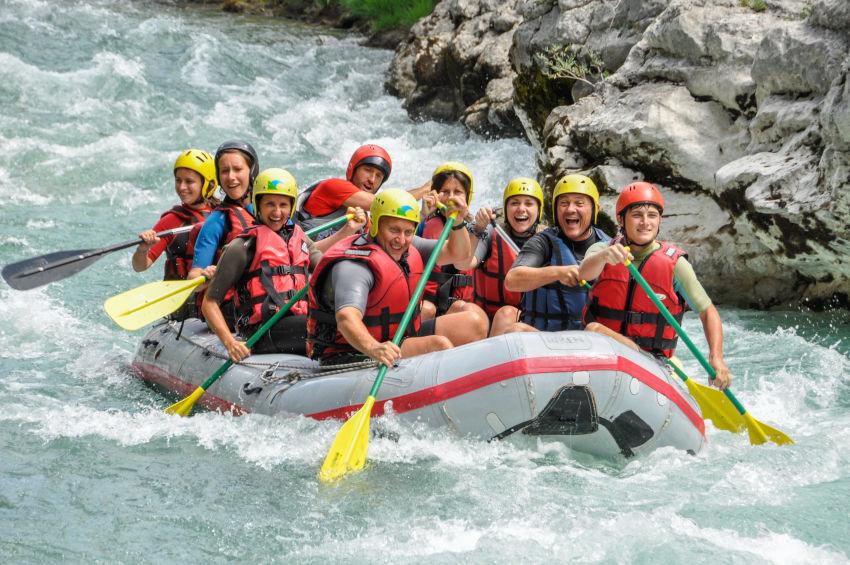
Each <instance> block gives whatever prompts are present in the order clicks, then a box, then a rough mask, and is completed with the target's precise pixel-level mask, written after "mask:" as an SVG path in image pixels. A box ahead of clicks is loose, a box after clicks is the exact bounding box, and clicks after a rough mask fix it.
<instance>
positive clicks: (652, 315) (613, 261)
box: [579, 182, 732, 389]
mask: <svg viewBox="0 0 850 565" xmlns="http://www.w3.org/2000/svg"><path fill="white" fill-rule="evenodd" d="M616 213H617V224H618V225H619V226H620V234H619V236H618V237H617V238H616V239H614V240H613V241H611V242H610V243H597V244H594V245H592V246H590V248H589V249H588V250H587V253H586V254H585V256H584V261H583V262H582V264H581V266H580V267H579V278H580V279H583V280H588V281H590V280H594V279H595V282H594V284H593V289H592V290H591V291H590V294H589V295H588V301H587V307H586V308H585V311H584V322H585V323H586V324H587V327H586V329H587V330H588V331H595V332H598V333H602V334H605V335H607V336H609V337H612V338H614V339H616V340H617V341H619V342H620V343H624V344H625V345H627V346H629V347H631V348H632V349H635V350H638V351H639V350H641V349H643V350H645V351H649V352H651V353H654V354H657V355H663V356H665V357H670V356H672V355H673V352H674V350H675V349H676V341H677V337H678V336H677V334H676V330H675V329H673V327H672V326H671V325H670V324H668V323H667V321H666V320H665V319H664V317H663V316H662V315H661V314H660V313H659V311H658V308H657V307H656V306H655V304H654V303H653V302H652V301H651V300H650V298H649V297H648V296H647V295H646V293H645V292H644V291H643V289H642V288H640V287H639V286H638V285H637V283H636V282H635V281H633V280H631V277H630V276H629V271H628V269H627V268H626V266H625V265H624V263H625V261H626V259H629V260H631V261H632V262H633V263H634V264H635V266H636V267H637V268H638V270H639V271H640V273H641V275H643V277H644V278H645V279H646V281H647V282H648V283H649V285H650V286H651V287H652V288H653V290H654V291H655V296H656V297H657V298H658V299H659V300H661V302H662V303H663V304H664V305H665V306H666V307H667V309H668V310H669V311H670V313H671V314H673V316H674V317H675V318H676V320H677V321H679V322H681V320H682V316H683V315H684V313H685V310H687V309H688V307H690V308H691V309H693V310H694V311H696V312H697V313H698V314H699V317H700V321H701V322H702V327H703V331H704V332H705V337H706V340H707V341H708V348H709V356H708V360H709V363H710V364H711V366H712V367H714V370H715V371H716V372H717V375H716V377H715V379H714V380H713V381H712V384H713V385H715V386H716V387H718V388H721V389H723V388H726V387H728V386H729V385H730V384H731V382H732V375H731V374H730V373H729V369H728V368H727V367H726V363H725V362H724V360H723V324H722V322H721V320H720V314H718V312H717V308H715V307H714V305H713V304H712V303H711V299H710V298H709V297H708V294H706V292H705V290H704V289H703V287H702V285H701V284H700V282H699V281H698V280H697V277H696V275H695V274H694V270H693V267H691V264H690V263H689V262H688V259H687V257H688V256H687V254H686V253H685V252H684V251H682V250H681V249H679V248H678V247H675V246H674V245H671V244H670V243H667V242H665V241H657V240H656V239H655V238H656V237H657V236H658V230H659V228H660V227H661V216H662V214H663V213H664V199H663V198H662V197H661V192H659V190H658V189H657V188H656V187H655V186H654V185H652V184H650V183H648V182H634V183H632V184H630V185H628V186H626V187H625V188H623V190H622V192H621V193H620V196H619V198H617V206H616ZM626 246H628V249H627V248H626Z"/></svg>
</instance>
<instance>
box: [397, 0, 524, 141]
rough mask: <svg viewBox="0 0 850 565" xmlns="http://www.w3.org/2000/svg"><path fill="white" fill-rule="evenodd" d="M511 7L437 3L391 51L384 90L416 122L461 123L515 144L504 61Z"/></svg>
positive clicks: (512, 22)
mask: <svg viewBox="0 0 850 565" xmlns="http://www.w3.org/2000/svg"><path fill="white" fill-rule="evenodd" d="M516 3H517V0H507V1H497V0H444V1H443V2H440V3H439V4H438V5H437V6H436V8H435V9H434V12H433V13H432V14H431V15H430V16H428V17H426V18H423V19H422V20H420V21H419V22H417V24H416V25H415V26H413V28H412V29H411V31H410V35H409V39H408V41H407V42H405V43H402V44H401V45H399V47H398V48H397V49H396V53H395V57H394V58H393V62H392V64H391V65H390V71H389V77H388V79H387V83H386V86H387V89H388V90H389V91H390V92H392V93H394V94H396V95H398V96H400V97H401V98H403V99H404V106H405V108H406V109H407V111H408V113H409V114H410V115H411V116H412V117H414V118H417V119H436V120H441V121H458V120H460V121H462V122H463V123H464V124H466V126H467V127H469V128H470V129H472V130H474V131H477V132H479V133H482V134H484V135H490V136H522V135H524V131H523V128H522V124H521V123H520V122H519V119H518V118H517V116H516V113H515V112H514V102H513V85H512V83H513V77H514V72H513V70H512V69H511V66H510V62H509V59H508V52H509V50H510V47H511V44H512V41H513V33H514V30H515V28H516V26H517V25H518V24H519V22H520V17H519V15H518V14H517V13H516V12H515V11H514V6H515V4H516Z"/></svg>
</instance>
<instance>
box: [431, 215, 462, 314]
mask: <svg viewBox="0 0 850 565" xmlns="http://www.w3.org/2000/svg"><path fill="white" fill-rule="evenodd" d="M445 225H446V220H445V218H443V216H442V214H438V213H435V214H433V215H431V216H429V217H428V218H426V219H425V225H424V228H423V230H422V237H424V238H425V239H439V238H440V234H441V233H443V228H444V227H445ZM425 300H429V301H431V302H433V303H434V305H435V306H436V307H437V314H438V315H440V314H445V313H446V310H448V309H449V306H451V305H452V303H454V302H455V301H456V300H465V301H467V302H471V301H472V270H471V269H470V270H467V271H458V270H457V269H455V268H454V266H453V265H443V266H442V267H440V266H435V267H434V270H433V271H432V272H431V276H430V277H428V283H427V284H426V285H425Z"/></svg>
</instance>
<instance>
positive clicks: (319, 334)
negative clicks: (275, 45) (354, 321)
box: [307, 235, 425, 359]
mask: <svg viewBox="0 0 850 565" xmlns="http://www.w3.org/2000/svg"><path fill="white" fill-rule="evenodd" d="M342 260H351V261H360V262H362V263H365V264H366V265H367V266H368V267H369V269H370V270H371V271H372V275H373V276H374V277H375V283H374V285H372V290H371V291H370V292H369V297H368V298H367V300H366V311H365V312H364V313H363V324H364V325H365V326H366V328H367V329H368V330H369V333H370V334H371V335H372V337H374V338H375V339H376V340H378V341H379V342H385V341H389V340H391V339H392V338H393V336H395V332H396V330H397V329H398V325H399V324H400V323H401V319H402V317H403V316H404V311H405V309H407V305H408V304H410V300H411V298H412V297H413V292H414V291H415V290H416V285H417V284H418V283H419V279H420V278H422V272H423V270H424V268H425V267H424V264H423V263H422V256H421V255H420V254H419V251H417V250H416V248H415V247H413V246H411V247H410V249H409V250H408V252H407V258H406V262H407V263H406V266H407V268H406V269H405V268H403V265H402V264H401V263H398V262H396V261H395V260H394V259H393V258H392V257H390V256H389V255H388V254H387V253H386V252H385V251H384V250H383V249H382V248H381V246H380V245H378V244H377V243H374V242H373V241H371V239H369V238H367V237H366V236H362V235H353V236H351V237H348V238H346V239H344V240H343V241H341V242H339V243H337V244H336V245H334V246H333V247H331V248H330V249H329V250H328V252H327V253H325V254H324V256H323V257H322V260H321V261H320V262H319V264H318V265H317V266H316V270H315V271H314V272H313V276H312V277H311V278H310V291H309V293H308V305H309V312H308V314H307V354H308V355H310V356H311V357H313V358H314V359H316V358H320V359H328V358H329V357H332V356H334V355H338V354H341V353H353V354H359V352H358V351H357V350H356V349H354V348H353V347H352V346H351V345H349V344H348V342H347V341H346V340H345V338H344V337H343V336H342V334H341V333H340V332H339V330H338V329H337V325H336V313H335V311H334V305H333V304H329V303H328V301H327V299H326V297H325V296H324V285H325V280H326V279H327V276H328V275H329V273H330V271H331V267H332V266H333V265H334V264H335V263H336V262H337V261H342ZM418 332H419V308H418V307H417V309H416V311H415V312H414V315H413V319H412V321H411V323H410V325H409V326H408V328H407V331H406V332H405V336H408V337H409V336H412V335H416V334H417V333H418Z"/></svg>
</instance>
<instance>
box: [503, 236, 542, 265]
mask: <svg viewBox="0 0 850 565" xmlns="http://www.w3.org/2000/svg"><path fill="white" fill-rule="evenodd" d="M551 253H552V252H551V250H550V249H549V244H548V242H547V241H546V236H545V235H541V234H539V233H538V234H536V235H534V236H533V237H532V238H531V239H529V240H528V241H527V242H526V244H525V245H523V246H522V249H520V250H519V254H518V255H517V257H516V259H514V264H513V265H511V268H512V269H513V268H514V267H533V268H537V267H545V266H546V265H548V264H549V261H550V260H551V257H550V255H551Z"/></svg>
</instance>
